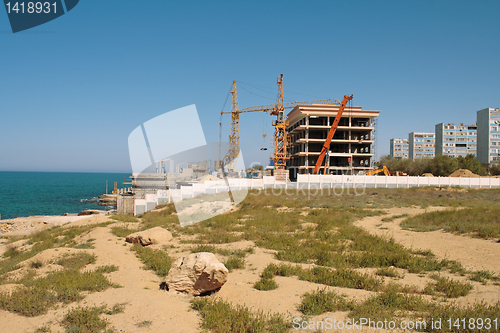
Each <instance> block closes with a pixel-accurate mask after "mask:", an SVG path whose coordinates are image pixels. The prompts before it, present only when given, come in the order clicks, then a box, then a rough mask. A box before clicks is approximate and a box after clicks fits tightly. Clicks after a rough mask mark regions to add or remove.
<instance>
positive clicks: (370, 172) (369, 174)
mask: <svg viewBox="0 0 500 333" xmlns="http://www.w3.org/2000/svg"><path fill="white" fill-rule="evenodd" d="M382 171H383V172H384V175H386V176H390V175H391V172H390V171H389V169H387V167H386V166H385V165H382V167H381V168H378V169H373V170H370V171H367V172H365V176H371V175H376V174H377V173H379V172H382Z"/></svg>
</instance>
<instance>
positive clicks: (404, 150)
mask: <svg viewBox="0 0 500 333" xmlns="http://www.w3.org/2000/svg"><path fill="white" fill-rule="evenodd" d="M390 155H391V158H401V159H404V160H406V159H408V139H391V151H390Z"/></svg>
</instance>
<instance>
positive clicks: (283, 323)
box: [191, 297, 292, 333]
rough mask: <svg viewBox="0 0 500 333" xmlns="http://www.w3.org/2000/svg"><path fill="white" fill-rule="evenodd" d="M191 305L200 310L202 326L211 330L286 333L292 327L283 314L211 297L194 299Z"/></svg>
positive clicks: (242, 332)
mask: <svg viewBox="0 0 500 333" xmlns="http://www.w3.org/2000/svg"><path fill="white" fill-rule="evenodd" d="M191 307H192V308H193V309H195V310H197V311H199V312H200V315H201V317H202V324H201V326H202V328H203V329H205V330H209V331H211V332H238V333H264V332H273V333H284V332H288V331H289V329H290V328H291V327H292V326H291V323H290V322H289V321H287V320H285V319H284V317H283V315H281V314H265V313H263V312H257V313H253V312H250V311H249V310H248V309H247V308H246V307H244V306H241V305H232V304H231V303H228V302H226V301H223V300H217V299H212V298H209V297H205V298H196V299H194V300H192V301H191Z"/></svg>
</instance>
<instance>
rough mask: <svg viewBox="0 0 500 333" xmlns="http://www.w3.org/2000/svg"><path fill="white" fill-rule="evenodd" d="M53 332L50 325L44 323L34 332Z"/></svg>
mask: <svg viewBox="0 0 500 333" xmlns="http://www.w3.org/2000/svg"><path fill="white" fill-rule="evenodd" d="M51 332H52V330H51V329H50V326H49V325H43V326H41V327H37V328H36V329H35V332H34V333H51Z"/></svg>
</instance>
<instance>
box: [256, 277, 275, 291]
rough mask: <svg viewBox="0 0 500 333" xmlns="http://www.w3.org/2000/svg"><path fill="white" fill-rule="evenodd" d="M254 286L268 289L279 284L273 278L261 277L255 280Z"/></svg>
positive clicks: (262, 289) (264, 289) (258, 288)
mask: <svg viewBox="0 0 500 333" xmlns="http://www.w3.org/2000/svg"><path fill="white" fill-rule="evenodd" d="M253 287H254V288H255V289H257V290H261V291H268V290H274V289H276V288H278V284H277V283H276V281H274V280H273V279H269V278H261V279H260V280H259V281H257V282H255V284H254V285H253Z"/></svg>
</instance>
